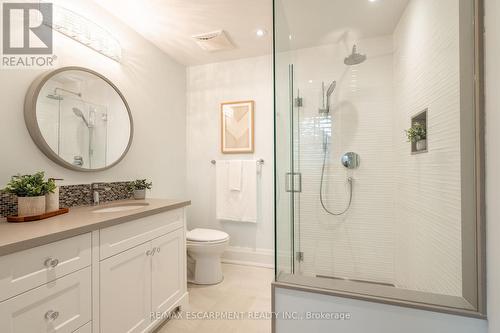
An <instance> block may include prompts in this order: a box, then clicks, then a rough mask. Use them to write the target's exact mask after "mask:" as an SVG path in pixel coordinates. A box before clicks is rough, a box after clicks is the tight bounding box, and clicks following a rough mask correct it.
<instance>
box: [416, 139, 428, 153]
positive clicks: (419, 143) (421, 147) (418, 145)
mask: <svg viewBox="0 0 500 333" xmlns="http://www.w3.org/2000/svg"><path fill="white" fill-rule="evenodd" d="M416 148H417V151H422V150H426V149H427V140H425V139H424V140H419V141H417V143H416Z"/></svg>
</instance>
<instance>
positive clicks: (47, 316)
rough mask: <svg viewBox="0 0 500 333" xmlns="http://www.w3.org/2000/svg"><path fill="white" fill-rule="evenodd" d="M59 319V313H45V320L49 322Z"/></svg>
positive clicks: (51, 311) (50, 311)
mask: <svg viewBox="0 0 500 333" xmlns="http://www.w3.org/2000/svg"><path fill="white" fill-rule="evenodd" d="M57 318H59V312H58V311H53V310H49V311H47V312H46V313H45V319H46V320H48V321H54V320H56V319H57Z"/></svg>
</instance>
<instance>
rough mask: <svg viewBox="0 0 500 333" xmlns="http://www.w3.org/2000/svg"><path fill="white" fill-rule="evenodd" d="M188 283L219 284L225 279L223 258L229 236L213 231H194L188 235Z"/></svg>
mask: <svg viewBox="0 0 500 333" xmlns="http://www.w3.org/2000/svg"><path fill="white" fill-rule="evenodd" d="M186 238H187V253H188V272H187V273H188V274H187V275H188V281H189V282H191V283H194V284H217V283H220V282H222V280H223V279H224V277H223V275H222V267H221V256H222V253H224V251H225V250H226V248H227V247H228V245H229V235H228V234H226V233H225V232H223V231H219V230H211V229H193V230H191V231H188V232H187V234H186Z"/></svg>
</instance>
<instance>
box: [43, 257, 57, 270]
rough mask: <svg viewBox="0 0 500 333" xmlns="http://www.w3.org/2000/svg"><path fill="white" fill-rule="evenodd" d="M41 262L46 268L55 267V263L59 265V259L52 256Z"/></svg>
mask: <svg viewBox="0 0 500 333" xmlns="http://www.w3.org/2000/svg"><path fill="white" fill-rule="evenodd" d="M43 264H44V266H45V267H47V268H56V267H57V265H59V260H58V259H54V258H48V259H47V260H45V262H44V263H43Z"/></svg>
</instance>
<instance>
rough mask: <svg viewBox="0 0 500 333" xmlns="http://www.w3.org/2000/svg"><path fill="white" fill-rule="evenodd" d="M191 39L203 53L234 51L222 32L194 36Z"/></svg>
mask: <svg viewBox="0 0 500 333" xmlns="http://www.w3.org/2000/svg"><path fill="white" fill-rule="evenodd" d="M193 38H194V40H195V41H196V43H197V44H198V45H199V46H200V47H201V48H202V49H203V50H204V51H208V52H216V51H223V50H230V49H234V45H233V43H231V41H230V40H229V38H228V36H227V34H226V32H225V31H224V30H217V31H213V32H208V33H204V34H201V35H196V36H193Z"/></svg>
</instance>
